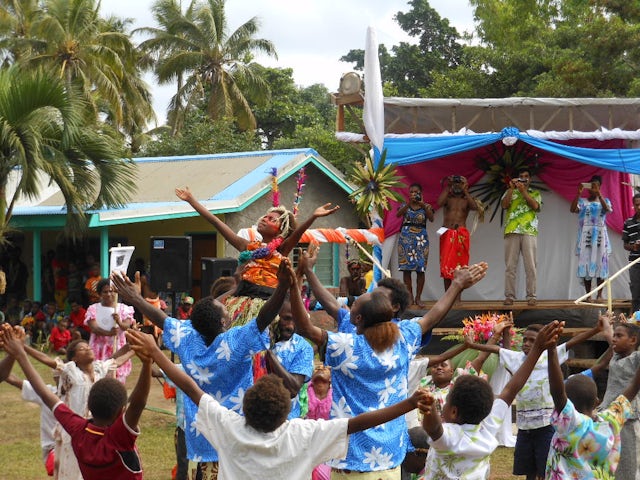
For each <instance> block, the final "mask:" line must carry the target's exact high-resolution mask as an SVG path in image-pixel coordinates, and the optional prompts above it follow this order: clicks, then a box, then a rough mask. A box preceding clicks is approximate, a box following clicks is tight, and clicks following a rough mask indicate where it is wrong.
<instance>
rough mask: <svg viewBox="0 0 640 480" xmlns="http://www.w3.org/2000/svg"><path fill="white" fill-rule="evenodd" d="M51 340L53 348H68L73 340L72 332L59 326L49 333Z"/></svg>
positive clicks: (56, 349)
mask: <svg viewBox="0 0 640 480" xmlns="http://www.w3.org/2000/svg"><path fill="white" fill-rule="evenodd" d="M49 341H50V342H51V343H52V344H53V349H54V350H55V351H56V352H57V351H58V350H60V349H61V348H66V346H67V345H69V342H70V341H71V332H70V331H69V329H67V328H65V329H64V331H63V330H60V329H59V328H58V327H57V326H56V327H53V329H52V330H51V335H49Z"/></svg>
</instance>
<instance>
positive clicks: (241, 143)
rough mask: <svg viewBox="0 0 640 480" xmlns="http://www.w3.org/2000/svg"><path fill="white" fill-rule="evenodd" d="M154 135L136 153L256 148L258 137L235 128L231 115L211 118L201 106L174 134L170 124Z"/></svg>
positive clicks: (163, 154)
mask: <svg viewBox="0 0 640 480" xmlns="http://www.w3.org/2000/svg"><path fill="white" fill-rule="evenodd" d="M155 137H156V138H155V139H154V141H151V142H147V143H146V144H145V145H144V146H143V147H142V148H141V150H140V152H138V154H137V156H141V157H169V156H176V155H198V154H206V153H227V152H251V151H255V150H260V139H259V138H258V137H257V136H256V135H255V133H254V132H253V131H245V132H241V131H239V130H238V128H237V126H236V125H235V122H234V121H233V119H225V118H222V119H218V120H216V121H215V122H213V121H211V119H210V118H209V117H208V116H207V115H206V113H205V110H204V108H203V109H201V110H199V111H198V110H194V111H193V112H192V113H191V114H190V115H189V116H188V117H187V118H186V123H185V126H184V128H183V130H182V132H180V133H178V134H177V135H173V134H172V133H171V129H170V128H165V129H161V131H160V132H158V133H157V134H156V136H155Z"/></svg>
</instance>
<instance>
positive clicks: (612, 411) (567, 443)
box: [545, 344, 640, 479]
mask: <svg viewBox="0 0 640 480" xmlns="http://www.w3.org/2000/svg"><path fill="white" fill-rule="evenodd" d="M548 352H549V354H548V356H549V388H550V390H551V396H552V397H553V404H554V412H553V416H552V417H551V424H552V425H553V426H554V427H555V433H554V435H553V438H552V439H551V448H550V450H549V457H548V459H547V470H546V475H545V478H548V479H563V478H608V477H607V475H608V476H610V477H611V478H613V475H614V474H615V471H616V468H617V466H618V461H619V460H620V443H621V442H620V431H621V430H622V427H623V425H624V423H625V421H626V420H627V419H628V418H631V417H632V415H633V409H632V407H631V403H630V402H631V401H632V400H633V399H634V398H635V396H636V395H637V393H638V391H639V390H640V368H638V369H636V371H635V375H634V376H633V378H632V379H631V382H630V383H629V384H628V385H627V388H626V389H625V390H624V391H623V392H622V394H621V395H619V396H618V397H617V398H616V399H615V400H613V401H612V402H611V403H610V404H609V405H606V406H605V409H604V410H601V411H599V412H596V407H597V406H598V403H599V399H598V389H597V387H596V384H595V382H594V381H593V380H592V379H591V378H589V377H588V376H587V375H573V376H571V377H569V378H568V379H567V381H566V383H565V382H564V379H563V376H562V370H561V369H560V362H559V360H558V353H557V351H556V345H555V344H552V345H551V346H550V347H549V348H548Z"/></svg>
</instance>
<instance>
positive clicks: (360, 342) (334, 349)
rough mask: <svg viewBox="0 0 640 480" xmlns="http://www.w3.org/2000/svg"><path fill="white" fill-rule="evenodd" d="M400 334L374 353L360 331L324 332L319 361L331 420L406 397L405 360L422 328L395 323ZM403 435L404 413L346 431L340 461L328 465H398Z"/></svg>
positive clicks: (353, 467)
mask: <svg viewBox="0 0 640 480" xmlns="http://www.w3.org/2000/svg"><path fill="white" fill-rule="evenodd" d="M398 327H399V328H400V338H399V339H398V340H397V342H396V343H395V344H394V345H393V346H392V347H391V348H389V349H388V350H386V351H384V352H381V353H376V352H374V351H373V349H372V348H371V347H370V346H369V344H368V343H367V341H366V340H365V338H364V336H363V335H357V334H355V335H354V334H349V333H334V332H328V340H327V348H326V354H325V360H324V361H325V364H326V365H327V366H329V367H331V369H332V371H331V383H332V386H333V405H332V407H331V418H345V417H355V416H356V415H359V414H361V413H364V412H369V411H371V410H374V409H379V408H383V407H387V406H390V405H393V404H394V403H397V402H399V401H401V400H404V399H406V398H407V388H408V386H407V375H408V370H409V361H410V360H411V359H412V358H413V357H414V356H415V354H416V352H417V350H418V348H419V346H420V337H421V335H422V330H421V328H420V324H418V323H417V322H412V321H409V320H405V321H401V322H399V323H398ZM408 443H409V435H408V434H407V424H406V422H405V419H404V416H401V417H398V418H396V419H394V420H391V421H390V422H387V423H385V424H383V425H379V426H377V427H375V428H369V429H368V430H364V431H362V432H356V433H353V434H351V435H350V438H349V451H348V453H347V457H346V459H344V460H335V459H334V460H332V461H331V462H329V463H330V465H331V466H332V467H334V468H340V469H348V470H355V471H359V472H372V471H377V470H388V469H391V468H395V467H397V466H398V465H400V464H401V463H402V461H403V460H404V457H405V453H406V449H407V445H408Z"/></svg>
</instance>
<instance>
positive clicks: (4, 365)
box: [0, 355, 15, 382]
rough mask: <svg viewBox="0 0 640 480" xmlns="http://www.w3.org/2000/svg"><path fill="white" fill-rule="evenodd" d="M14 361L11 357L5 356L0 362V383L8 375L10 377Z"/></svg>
mask: <svg viewBox="0 0 640 480" xmlns="http://www.w3.org/2000/svg"><path fill="white" fill-rule="evenodd" d="M14 362H15V359H14V358H13V357H12V356H11V355H7V356H6V357H4V358H3V359H2V361H1V362H0V382H4V381H5V380H6V379H7V378H9V375H11V370H13V363H14Z"/></svg>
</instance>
